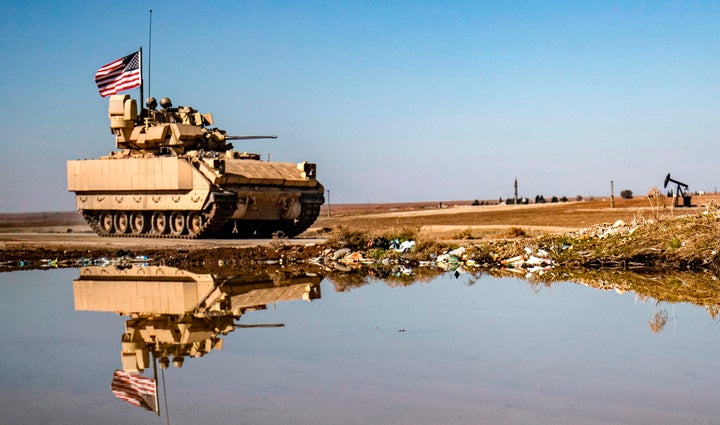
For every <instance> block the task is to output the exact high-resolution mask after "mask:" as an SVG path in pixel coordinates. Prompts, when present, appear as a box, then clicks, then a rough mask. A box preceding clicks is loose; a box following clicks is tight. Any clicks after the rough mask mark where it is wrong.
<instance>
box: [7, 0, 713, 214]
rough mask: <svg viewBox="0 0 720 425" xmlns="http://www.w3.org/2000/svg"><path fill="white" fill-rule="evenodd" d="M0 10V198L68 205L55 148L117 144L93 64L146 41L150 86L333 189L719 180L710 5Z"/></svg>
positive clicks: (441, 196) (62, 152) (411, 197)
mask: <svg viewBox="0 0 720 425" xmlns="http://www.w3.org/2000/svg"><path fill="white" fill-rule="evenodd" d="M0 6H1V7H2V10H3V13H2V15H0V46H1V47H2V53H3V54H2V55H1V56H0V64H1V65H2V67H1V69H2V71H1V72H2V74H1V75H2V78H0V99H2V101H0V134H1V135H2V138H1V139H0V144H1V146H2V155H0V179H1V180H2V182H3V185H2V187H0V200H2V203H0V212H18V211H55V210H73V209H74V207H75V205H74V200H73V196H72V194H70V193H69V192H67V190H66V175H65V161H66V160H68V159H78V158H95V157H98V156H101V155H105V154H107V153H108V152H110V151H111V150H112V149H114V138H113V136H112V135H111V134H110V132H109V127H108V126H109V123H108V120H107V98H101V97H100V96H99V94H98V93H97V89H96V87H95V84H94V82H93V75H94V73H95V71H96V70H97V68H99V67H100V66H102V65H104V64H105V63H107V62H110V61H112V60H114V59H116V58H118V57H120V56H123V55H126V54H128V53H130V52H132V51H134V50H136V49H137V48H138V47H140V46H143V49H144V52H145V65H146V66H145V73H146V75H145V96H147V95H148V86H149V90H150V93H149V94H152V95H153V96H155V97H157V98H161V97H164V96H168V97H170V98H171V99H172V100H173V103H174V104H175V105H190V106H193V107H195V108H196V109H199V110H201V111H203V112H212V113H213V115H214V118H215V122H216V125H218V126H220V127H221V128H224V129H226V130H228V132H229V133H232V134H268V133H269V134H277V135H278V136H279V138H278V139H277V140H274V141H263V142H260V141H257V142H249V143H241V142H235V145H236V148H238V149H239V150H245V151H251V152H258V153H261V154H262V155H263V157H266V156H267V154H270V155H271V159H272V160H277V161H293V162H299V161H305V160H307V161H311V162H316V163H317V164H318V175H319V179H320V180H321V181H322V182H323V183H324V184H325V186H326V187H327V188H328V189H329V190H330V192H331V200H332V202H333V203H351V202H352V203H365V202H400V201H435V200H460V199H463V200H471V199H496V198H498V197H503V198H505V197H508V196H512V193H513V179H514V178H515V176H517V179H518V182H519V191H520V195H521V196H528V197H534V196H535V195H537V194H542V195H545V196H546V197H550V196H553V195H557V196H563V195H565V196H568V197H575V196H576V195H582V196H597V197H601V196H607V195H609V192H610V181H611V180H613V181H614V182H615V194H616V195H618V194H619V192H620V190H623V189H631V190H632V191H633V192H634V193H635V194H636V195H644V194H646V193H647V191H648V190H649V189H650V188H651V187H653V186H658V187H661V186H662V183H663V179H664V177H665V175H666V174H667V173H668V172H671V173H672V175H673V176H674V177H677V178H678V179H680V180H683V181H685V182H687V183H689V185H690V189H691V190H708V191H712V190H715V189H716V188H717V187H718V185H720V171H719V170H720V166H719V163H720V144H719V143H718V142H719V141H720V31H718V22H720V2H699V1H683V2H661V1H648V2H627V1H618V2H612V1H583V2H559V1H558V2H543V1H528V2H519V1H478V2H476V1H468V2H463V1H456V2H414V1H413V2H402V1H392V2H390V1H388V2H355V1H352V2H351V1H338V2H333V1H327V2H243V1H237V2H200V1H197V2H193V1H176V2H172V3H169V2H140V1H135V2H133V1H129V2H103V1H99V2H70V4H56V3H55V2H40V1H23V2H20V1H0ZM150 9H152V10H153V13H152V21H153V28H152V46H149V43H148V26H149V17H150V15H149V10H150ZM150 52H151V54H152V56H151V58H148V53H150ZM148 59H150V60H149V61H150V66H151V71H152V75H151V78H150V80H149V81H148V77H147V71H148V67H147V65H148ZM127 93H129V94H130V95H132V96H133V97H135V98H138V96H139V93H138V90H131V91H128V92H127Z"/></svg>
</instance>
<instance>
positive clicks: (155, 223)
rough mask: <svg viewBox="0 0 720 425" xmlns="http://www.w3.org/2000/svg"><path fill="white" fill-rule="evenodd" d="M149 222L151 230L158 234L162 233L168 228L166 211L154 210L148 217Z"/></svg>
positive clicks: (167, 230)
mask: <svg viewBox="0 0 720 425" xmlns="http://www.w3.org/2000/svg"><path fill="white" fill-rule="evenodd" d="M150 224H151V226H152V232H153V233H157V234H158V235H164V234H166V233H168V232H169V230H170V226H169V223H168V218H167V213H165V211H155V212H154V213H153V214H152V217H150Z"/></svg>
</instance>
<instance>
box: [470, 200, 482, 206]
mask: <svg viewBox="0 0 720 425" xmlns="http://www.w3.org/2000/svg"><path fill="white" fill-rule="evenodd" d="M478 205H480V201H478V200H477V199H476V200H474V201H473V203H472V206H474V207H476V206H478Z"/></svg>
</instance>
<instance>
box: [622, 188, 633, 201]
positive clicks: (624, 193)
mask: <svg viewBox="0 0 720 425" xmlns="http://www.w3.org/2000/svg"><path fill="white" fill-rule="evenodd" d="M620 197H621V198H623V199H632V198H633V193H632V190H630V189H625V190H621V191H620Z"/></svg>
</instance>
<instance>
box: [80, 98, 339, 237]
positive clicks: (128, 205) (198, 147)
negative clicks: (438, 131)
mask: <svg viewBox="0 0 720 425" xmlns="http://www.w3.org/2000/svg"><path fill="white" fill-rule="evenodd" d="M160 106H161V107H162V109H160V110H156V108H157V102H156V100H155V99H154V98H149V99H148V101H147V109H143V110H142V111H141V113H140V114H138V112H137V104H136V102H135V100H134V99H131V98H130V96H129V95H113V96H111V97H110V105H109V108H108V114H109V118H110V129H111V131H112V133H113V134H114V135H115V142H116V147H117V149H118V150H116V151H113V152H112V153H110V155H108V156H106V157H102V158H100V159H91V160H72V161H68V163H67V169H68V190H69V191H72V192H75V195H76V196H75V199H76V203H77V209H78V211H79V212H80V213H81V214H82V215H83V216H84V217H85V220H86V221H87V222H88V224H90V226H91V227H92V228H93V229H94V230H95V232H97V234H99V235H101V236H135V237H173V238H198V237H205V236H214V237H269V236H272V235H280V236H287V237H294V236H297V235H299V234H300V233H302V232H303V231H304V230H305V229H307V228H308V227H309V226H310V225H311V224H312V223H313V222H314V221H315V219H316V218H317V216H318V214H319V213H320V206H321V205H322V204H323V202H324V201H325V198H324V196H323V193H324V188H323V186H322V185H321V184H320V182H318V181H317V179H316V177H315V173H316V166H315V164H312V163H308V162H301V163H299V164H296V163H288V162H266V161H262V160H260V156H259V155H258V154H249V153H244V152H243V153H241V152H237V151H235V150H234V149H233V146H232V145H231V144H229V143H228V142H227V141H228V140H243V139H262V138H275V137H276V136H228V135H226V133H225V131H223V130H220V129H218V128H214V127H211V126H212V125H213V119H212V115H211V114H201V113H199V112H198V111H196V110H194V109H192V108H189V107H178V108H173V107H172V103H171V102H170V99H168V98H163V99H162V100H161V102H160Z"/></svg>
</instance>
